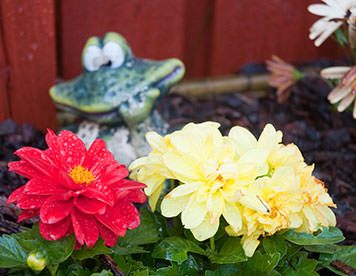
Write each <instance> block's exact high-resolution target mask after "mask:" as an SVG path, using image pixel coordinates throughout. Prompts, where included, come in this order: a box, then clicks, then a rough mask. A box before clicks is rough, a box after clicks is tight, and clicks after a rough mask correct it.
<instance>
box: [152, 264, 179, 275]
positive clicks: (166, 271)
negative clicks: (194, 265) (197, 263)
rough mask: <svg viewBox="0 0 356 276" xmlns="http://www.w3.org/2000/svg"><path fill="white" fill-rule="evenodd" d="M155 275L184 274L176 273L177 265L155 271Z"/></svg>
mask: <svg viewBox="0 0 356 276" xmlns="http://www.w3.org/2000/svg"><path fill="white" fill-rule="evenodd" d="M155 275H156V276H180V275H185V274H180V273H179V272H178V268H177V265H172V266H168V267H163V268H159V269H157V271H156V274H155Z"/></svg>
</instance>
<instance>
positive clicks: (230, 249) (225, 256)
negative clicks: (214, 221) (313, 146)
mask: <svg viewBox="0 0 356 276" xmlns="http://www.w3.org/2000/svg"><path fill="white" fill-rule="evenodd" d="M206 255H207V257H208V258H209V259H210V261H211V262H212V263H215V264H230V263H238V262H244V261H246V260H247V257H246V255H245V252H244V250H243V248H242V245H241V239H240V238H231V237H228V238H227V239H226V240H225V241H224V243H223V244H222V246H221V248H220V250H219V252H215V251H212V250H211V249H210V248H208V249H207V250H206Z"/></svg>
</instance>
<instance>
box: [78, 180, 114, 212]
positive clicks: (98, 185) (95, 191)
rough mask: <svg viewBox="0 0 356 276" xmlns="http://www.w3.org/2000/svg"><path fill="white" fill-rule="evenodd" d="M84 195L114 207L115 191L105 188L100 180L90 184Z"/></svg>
mask: <svg viewBox="0 0 356 276" xmlns="http://www.w3.org/2000/svg"><path fill="white" fill-rule="evenodd" d="M82 195H84V196H86V197H88V198H96V199H97V200H100V201H102V202H104V203H106V204H108V205H110V206H114V203H115V200H114V193H113V191H112V190H111V189H110V188H108V187H107V186H105V184H104V183H102V182H101V181H100V179H99V180H96V181H95V182H93V183H92V184H90V185H89V186H88V187H87V189H86V190H85V192H83V193H82Z"/></svg>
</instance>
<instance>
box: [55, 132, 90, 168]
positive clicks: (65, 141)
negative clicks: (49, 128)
mask: <svg viewBox="0 0 356 276" xmlns="http://www.w3.org/2000/svg"><path fill="white" fill-rule="evenodd" d="M58 142H59V143H60V144H61V145H62V146H63V149H64V151H65V157H64V160H63V161H64V162H65V163H64V167H65V168H69V169H73V168H74V166H75V165H81V164H82V162H83V160H84V158H85V156H86V154H87V149H86V147H85V144H84V143H83V141H82V140H80V139H79V138H78V136H76V135H75V134H74V133H73V132H71V131H68V130H63V131H61V133H60V134H59V136H58Z"/></svg>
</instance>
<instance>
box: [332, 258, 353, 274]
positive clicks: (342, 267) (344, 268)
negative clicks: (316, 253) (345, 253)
mask: <svg viewBox="0 0 356 276" xmlns="http://www.w3.org/2000/svg"><path fill="white" fill-rule="evenodd" d="M331 266H333V267H335V268H336V269H337V270H340V271H341V272H343V273H345V274H347V275H354V274H355V273H356V269H354V268H353V267H351V266H349V265H347V264H345V263H343V262H342V261H339V260H336V261H333V262H332V263H331Z"/></svg>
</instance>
